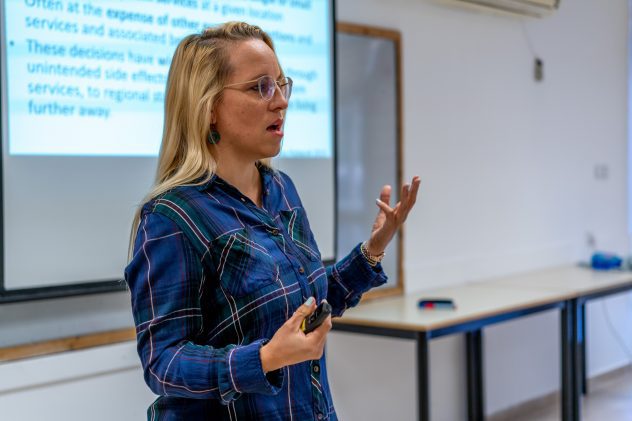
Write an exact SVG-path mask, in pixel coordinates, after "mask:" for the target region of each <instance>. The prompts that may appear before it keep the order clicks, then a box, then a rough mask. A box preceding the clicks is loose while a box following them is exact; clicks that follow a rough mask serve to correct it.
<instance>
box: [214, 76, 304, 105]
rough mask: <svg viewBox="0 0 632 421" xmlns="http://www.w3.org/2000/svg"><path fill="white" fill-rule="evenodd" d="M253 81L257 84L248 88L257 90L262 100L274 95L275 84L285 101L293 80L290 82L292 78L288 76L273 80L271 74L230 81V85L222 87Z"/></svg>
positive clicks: (269, 98)
mask: <svg viewBox="0 0 632 421" xmlns="http://www.w3.org/2000/svg"><path fill="white" fill-rule="evenodd" d="M253 82H257V85H256V86H253V87H252V88H250V89H253V90H258V91H259V95H261V98H262V99H263V100H264V101H270V100H271V99H272V97H274V92H275V91H276V89H277V86H278V87H279V91H280V92H281V95H283V98H285V100H286V101H289V100H290V95H292V83H293V82H292V78H289V77H282V78H281V79H279V80H274V79H273V78H272V76H268V75H264V76H261V77H260V78H258V79H253V80H246V81H244V82H237V83H231V84H230V85H226V86H224V89H226V88H232V87H233V86H237V85H243V84H246V83H253Z"/></svg>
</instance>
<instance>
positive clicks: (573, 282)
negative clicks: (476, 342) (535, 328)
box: [485, 265, 632, 420]
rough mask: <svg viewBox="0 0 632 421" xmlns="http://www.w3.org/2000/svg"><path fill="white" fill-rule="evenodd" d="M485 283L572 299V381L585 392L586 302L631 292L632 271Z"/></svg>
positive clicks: (572, 271)
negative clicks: (573, 373)
mask: <svg viewBox="0 0 632 421" xmlns="http://www.w3.org/2000/svg"><path fill="white" fill-rule="evenodd" d="M485 283H486V284H491V285H499V286H503V287H511V288H517V289H523V290H524V289H548V290H554V291H560V292H563V293H570V294H572V295H573V296H574V304H573V305H574V307H575V312H576V315H575V319H576V320H575V321H574V323H575V324H576V327H575V331H576V337H575V346H576V348H577V349H576V351H575V358H576V359H577V361H575V363H574V366H575V370H576V371H575V379H574V382H575V383H578V384H579V386H577V385H575V386H574V387H579V388H580V390H581V394H584V395H585V394H587V393H588V379H587V374H586V303H587V302H588V301H590V300H593V299H596V298H603V297H606V296H609V295H613V294H619V293H621V292H626V291H629V290H631V289H632V272H629V271H620V270H612V271H601V270H592V269H590V268H588V267H582V266H579V265H577V266H562V267H558V268H552V269H547V270H541V271H534V272H529V273H525V274H521V275H516V276H512V277H510V278H498V279H495V280H490V281H486V282H485ZM579 397H580V394H579V393H578V394H577V402H574V403H573V404H574V405H576V409H575V411H576V412H577V416H576V417H574V418H573V420H579V419H581V413H580V410H581V403H580V399H579Z"/></svg>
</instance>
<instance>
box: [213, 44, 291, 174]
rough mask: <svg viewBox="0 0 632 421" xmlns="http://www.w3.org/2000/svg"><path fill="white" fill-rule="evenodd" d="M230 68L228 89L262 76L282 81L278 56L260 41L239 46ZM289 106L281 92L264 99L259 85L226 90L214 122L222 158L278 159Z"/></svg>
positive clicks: (216, 109)
mask: <svg viewBox="0 0 632 421" xmlns="http://www.w3.org/2000/svg"><path fill="white" fill-rule="evenodd" d="M230 65H231V69H232V73H231V74H230V76H229V78H228V81H227V82H226V85H231V84H235V83H240V82H245V81H248V80H255V79H258V78H259V77H260V76H263V75H269V76H272V78H274V80H278V79H279V78H280V77H281V69H280V68H279V64H278V62H277V58H276V55H275V54H274V52H273V51H272V49H271V48H270V47H268V45H267V44H266V43H265V42H263V41H261V40H248V41H243V42H239V43H238V44H236V46H235V47H233V48H232V49H231V52H230ZM287 106H288V103H287V100H286V99H285V98H284V97H283V95H281V92H280V90H279V89H276V91H275V94H274V96H273V97H272V99H271V100H269V101H266V100H264V99H263V98H261V95H260V94H259V90H258V87H257V82H256V81H255V82H250V83H243V84H239V85H236V86H231V87H229V88H226V89H224V91H223V97H222V100H221V101H220V102H219V103H218V104H217V105H216V107H215V109H214V113H213V116H212V121H211V122H212V123H214V124H215V127H216V130H217V131H218V132H219V134H220V136H221V140H220V142H219V143H218V144H217V147H218V148H219V149H221V152H222V154H224V153H229V154H236V156H235V157H236V158H238V159H239V160H247V161H256V160H259V159H263V158H270V157H273V156H276V155H278V154H279V152H280V151H281V139H282V138H283V123H284V121H283V116H284V113H283V111H284V110H285V109H286V108H287Z"/></svg>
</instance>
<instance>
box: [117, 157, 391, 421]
mask: <svg viewBox="0 0 632 421" xmlns="http://www.w3.org/2000/svg"><path fill="white" fill-rule="evenodd" d="M260 173H261V175H262V179H263V207H262V208H259V207H257V206H256V205H255V204H254V203H253V202H252V201H251V200H250V199H248V198H247V197H245V196H244V195H243V194H241V193H240V192H239V190H237V189H236V188H234V187H233V186H231V185H230V184H228V183H227V182H225V181H223V180H222V179H221V178H219V177H217V176H213V177H212V178H211V180H210V181H209V182H208V183H206V184H203V185H200V186H182V187H178V188H175V189H173V190H172V191H170V192H167V193H165V194H163V195H161V196H160V197H158V198H156V199H154V200H152V201H150V202H149V203H147V204H145V206H144V207H143V209H142V213H141V223H140V226H139V229H138V235H137V237H136V242H135V246H134V256H133V258H132V260H131V261H130V263H129V265H128V266H127V268H126V269H125V279H126V281H127V283H128V285H129V288H130V291H131V298H132V308H133V314H134V320H135V323H136V334H137V342H138V353H139V355H140V359H141V362H142V365H143V368H144V373H145V381H146V382H147V384H148V385H149V387H150V388H151V390H152V391H153V392H154V393H156V394H157V395H160V396H159V397H158V399H156V401H155V402H154V403H153V404H152V405H151V406H150V407H149V409H148V411H147V415H148V419H150V420H187V421H195V420H211V419H212V420H231V421H233V420H297V421H299V420H300V421H304V420H324V419H329V420H336V419H337V418H336V413H335V411H334V408H333V403H332V398H331V392H330V390H329V385H328V382H327V369H326V365H325V356H324V355H323V357H322V358H321V359H320V360H314V361H306V362H303V363H300V364H296V365H292V366H287V367H283V368H281V369H279V370H276V371H274V372H270V373H267V374H264V373H263V370H262V367H261V360H260V357H259V349H260V348H261V346H262V345H263V344H265V343H266V342H267V341H268V340H269V339H270V338H272V336H273V335H274V333H275V332H276V331H277V329H278V328H279V327H280V326H281V325H282V324H283V323H284V322H285V321H286V320H287V319H288V318H289V317H290V316H291V315H292V314H293V312H294V311H295V310H296V309H297V308H298V307H299V306H300V305H301V304H303V302H304V301H305V300H306V299H307V298H308V297H310V296H313V297H315V298H316V302H320V301H321V300H322V299H324V298H327V301H329V303H330V304H331V305H332V307H333V310H334V315H335V316H340V315H341V314H342V313H343V312H344V310H345V309H346V308H347V307H351V306H354V305H356V304H357V303H358V301H359V300H360V297H361V295H362V293H363V292H365V291H367V290H368V289H370V288H372V287H375V286H378V285H381V284H383V283H384V282H386V276H385V275H384V273H383V271H382V269H381V267H380V266H379V265H378V266H377V267H375V268H373V267H371V266H369V265H368V263H367V262H366V260H365V259H364V257H363V256H362V254H361V253H360V249H359V245H358V246H356V247H355V248H354V249H353V250H352V251H351V253H350V254H349V255H348V256H346V257H345V258H343V259H342V260H341V261H339V262H338V263H336V264H335V265H332V266H330V267H327V268H325V267H324V266H323V264H322V262H321V259H320V253H319V251H318V247H317V246H316V243H315V241H314V237H313V234H312V232H311V230H310V228H309V223H308V221H307V216H306V214H305V210H304V209H303V207H302V205H301V201H300V199H299V196H298V194H297V192H296V189H295V187H294V185H293V183H292V181H291V180H290V179H289V177H288V176H287V175H285V174H283V173H282V172H279V171H276V170H271V169H268V168H265V167H260Z"/></svg>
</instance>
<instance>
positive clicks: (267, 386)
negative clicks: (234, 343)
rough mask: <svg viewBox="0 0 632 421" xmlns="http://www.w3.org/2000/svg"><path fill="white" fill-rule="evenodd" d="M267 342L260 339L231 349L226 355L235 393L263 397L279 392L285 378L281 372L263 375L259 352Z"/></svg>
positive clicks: (280, 370) (276, 371)
mask: <svg viewBox="0 0 632 421" xmlns="http://www.w3.org/2000/svg"><path fill="white" fill-rule="evenodd" d="M267 342H268V340H267V339H260V340H257V341H255V342H253V343H251V344H248V345H244V346H240V347H236V348H233V350H232V351H231V352H230V353H229V354H228V367H229V370H230V380H231V382H232V384H233V388H234V389H235V391H237V392H239V393H261V394H264V395H276V394H277V393H279V392H280V391H281V388H282V387H283V380H284V378H285V376H284V374H283V370H282V369H278V370H275V371H271V372H269V373H267V374H264V373H263V367H262V366H261V357H260V354H259V352H260V350H261V347H262V346H263V345H265V344H266V343H267Z"/></svg>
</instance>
